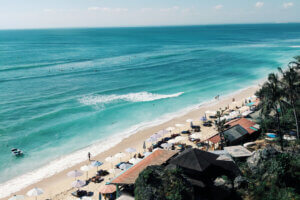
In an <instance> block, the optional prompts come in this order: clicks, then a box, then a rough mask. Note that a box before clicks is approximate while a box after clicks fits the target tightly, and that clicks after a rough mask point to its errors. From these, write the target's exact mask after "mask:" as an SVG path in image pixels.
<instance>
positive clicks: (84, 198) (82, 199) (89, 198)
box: [81, 196, 93, 200]
mask: <svg viewBox="0 0 300 200" xmlns="http://www.w3.org/2000/svg"><path fill="white" fill-rule="evenodd" d="M81 200H93V199H92V197H87V196H85V197H81Z"/></svg>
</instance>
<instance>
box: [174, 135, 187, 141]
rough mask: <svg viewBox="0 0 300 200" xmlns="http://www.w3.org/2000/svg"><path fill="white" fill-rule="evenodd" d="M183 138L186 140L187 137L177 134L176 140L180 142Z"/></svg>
mask: <svg viewBox="0 0 300 200" xmlns="http://www.w3.org/2000/svg"><path fill="white" fill-rule="evenodd" d="M182 140H185V137H182V136H177V137H176V138H175V141H176V142H180V141H182Z"/></svg>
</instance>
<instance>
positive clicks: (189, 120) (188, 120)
mask: <svg viewBox="0 0 300 200" xmlns="http://www.w3.org/2000/svg"><path fill="white" fill-rule="evenodd" d="M193 121H194V120H193V119H187V120H186V122H188V123H190V122H193Z"/></svg>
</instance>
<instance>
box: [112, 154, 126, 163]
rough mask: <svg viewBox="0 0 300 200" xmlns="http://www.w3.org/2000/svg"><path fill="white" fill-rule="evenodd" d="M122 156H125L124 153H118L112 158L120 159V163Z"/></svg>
mask: <svg viewBox="0 0 300 200" xmlns="http://www.w3.org/2000/svg"><path fill="white" fill-rule="evenodd" d="M124 156H126V155H125V153H122V152H120V153H117V154H116V155H115V156H114V157H115V158H120V162H121V159H122V158H123V157H124Z"/></svg>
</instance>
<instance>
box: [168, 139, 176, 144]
mask: <svg viewBox="0 0 300 200" xmlns="http://www.w3.org/2000/svg"><path fill="white" fill-rule="evenodd" d="M168 143H169V144H174V143H176V141H175V139H171V140H168Z"/></svg>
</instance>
